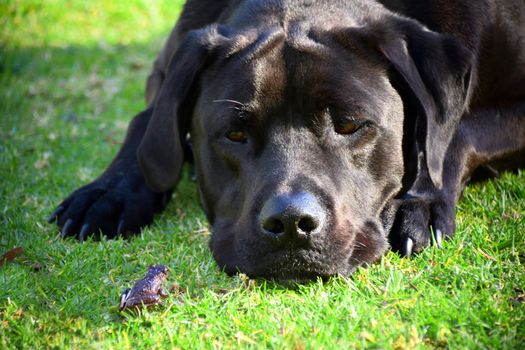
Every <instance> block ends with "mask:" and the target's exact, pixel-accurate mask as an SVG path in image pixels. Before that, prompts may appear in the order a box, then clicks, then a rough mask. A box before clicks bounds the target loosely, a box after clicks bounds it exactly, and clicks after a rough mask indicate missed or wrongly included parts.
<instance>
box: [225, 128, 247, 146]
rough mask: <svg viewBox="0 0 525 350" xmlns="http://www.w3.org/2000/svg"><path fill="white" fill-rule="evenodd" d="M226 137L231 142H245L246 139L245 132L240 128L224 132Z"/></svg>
mask: <svg viewBox="0 0 525 350" xmlns="http://www.w3.org/2000/svg"><path fill="white" fill-rule="evenodd" d="M226 137H227V138H228V140H230V141H232V142H243V143H244V142H246V140H248V137H247V136H246V133H245V132H244V131H240V130H233V131H230V132H228V133H227V134H226Z"/></svg>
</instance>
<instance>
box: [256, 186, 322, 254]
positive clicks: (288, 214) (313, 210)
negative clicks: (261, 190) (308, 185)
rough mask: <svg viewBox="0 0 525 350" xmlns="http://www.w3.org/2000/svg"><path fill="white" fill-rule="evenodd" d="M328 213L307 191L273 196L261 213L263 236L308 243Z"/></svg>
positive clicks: (318, 230) (274, 239)
mask: <svg viewBox="0 0 525 350" xmlns="http://www.w3.org/2000/svg"><path fill="white" fill-rule="evenodd" d="M325 219H326V214H325V211H324V209H323V207H322V206H321V205H320V203H319V202H318V200H317V198H316V197H314V196H313V195H312V194H310V193H307V192H299V193H288V194H282V195H278V196H275V197H272V198H270V199H269V200H268V201H267V202H266V203H265V204H264V205H263V207H262V209H261V212H260V214H259V225H260V228H261V232H262V234H263V236H264V237H265V238H267V239H270V241H271V242H273V243H278V244H286V243H287V242H288V243H290V242H293V243H294V244H295V243H296V244H305V243H307V242H309V241H310V239H311V238H312V236H314V235H316V234H318V233H320V232H321V231H322V230H321V228H322V227H323V226H324V222H325Z"/></svg>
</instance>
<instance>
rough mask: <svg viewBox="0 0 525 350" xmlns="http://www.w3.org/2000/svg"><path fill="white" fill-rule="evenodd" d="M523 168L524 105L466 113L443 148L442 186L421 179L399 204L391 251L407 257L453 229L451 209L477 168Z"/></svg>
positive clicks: (447, 235)
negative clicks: (446, 147) (445, 147)
mask: <svg viewBox="0 0 525 350" xmlns="http://www.w3.org/2000/svg"><path fill="white" fill-rule="evenodd" d="M524 166H525V101H523V102H521V103H518V104H514V105H513V106H509V107H506V108H478V109H474V110H472V111H471V112H470V113H468V114H466V115H465V116H464V117H463V118H462V121H461V123H460V125H459V126H458V129H457V131H456V133H455V135H454V138H453V140H452V142H451V144H450V146H449V148H448V151H447V155H446V158H445V160H444V167H443V177H442V179H443V187H442V188H441V189H437V188H436V187H435V186H433V184H432V183H431V181H430V179H429V178H428V176H425V175H424V174H423V175H422V176H421V177H420V178H418V179H417V180H416V182H415V184H414V186H413V187H412V188H411V189H410V191H408V192H407V194H406V195H405V196H404V197H403V198H402V199H401V200H400V203H399V209H398V212H397V215H396V219H395V222H394V225H393V228H392V230H391V234H390V242H391V245H392V248H393V249H394V250H396V251H399V252H401V253H402V254H404V255H410V254H411V253H412V252H413V251H415V252H417V251H420V250H422V249H423V248H425V247H426V246H428V245H430V243H431V242H432V232H433V234H434V242H435V243H436V244H438V245H441V241H442V239H443V238H446V237H451V236H452V235H453V234H454V232H455V230H456V227H455V207H456V203H457V201H458V199H459V197H460V196H461V194H462V192H463V189H464V188H465V185H466V184H467V183H468V182H469V180H470V178H471V176H472V174H473V173H474V172H475V170H476V169H480V168H485V169H489V170H490V171H491V172H493V173H495V174H497V171H498V170H510V169H516V168H520V167H524Z"/></svg>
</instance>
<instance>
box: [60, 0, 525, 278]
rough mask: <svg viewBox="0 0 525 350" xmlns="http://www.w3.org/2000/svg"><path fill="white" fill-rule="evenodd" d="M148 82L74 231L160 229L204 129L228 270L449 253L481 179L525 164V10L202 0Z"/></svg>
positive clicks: (204, 161) (205, 189)
mask: <svg viewBox="0 0 525 350" xmlns="http://www.w3.org/2000/svg"><path fill="white" fill-rule="evenodd" d="M146 90H147V91H146V95H147V101H148V105H149V107H148V109H146V110H145V111H144V112H142V113H140V114H139V115H138V116H137V117H135V119H134V120H133V121H132V122H131V125H130V127H129V131H128V135H127V137H126V140H125V142H124V145H123V146H122V149H121V150H120V152H119V153H118V155H117V157H116V158H115V160H114V161H113V162H112V163H111V165H110V166H109V168H108V169H107V170H106V171H105V172H104V174H102V175H101V176H100V177H99V178H98V179H97V180H95V181H94V182H93V183H91V184H89V185H87V186H85V187H82V188H80V189H79V190H77V191H75V192H74V193H73V194H72V195H71V196H70V197H69V198H67V199H66V200H65V201H64V202H63V203H62V204H61V205H60V206H59V207H58V209H57V210H56V211H55V213H53V215H52V216H51V220H56V221H57V223H58V225H59V226H60V227H61V229H62V234H63V235H64V236H68V235H72V236H76V237H77V238H78V239H80V240H84V239H85V237H86V235H88V234H94V233H98V232H103V233H104V234H105V235H107V236H108V237H114V236H116V235H127V234H129V233H132V232H137V231H139V230H140V228H141V227H143V226H144V225H147V224H149V223H150V222H151V221H152V220H153V216H154V214H155V213H156V212H158V211H160V210H162V209H163V208H164V206H165V204H166V202H167V201H168V199H169V198H170V194H171V191H172V190H173V189H174V188H175V186H176V184H177V181H178V179H179V175H180V172H181V167H182V165H183V162H184V161H185V160H187V159H188V157H190V156H191V155H190V153H189V152H187V151H185V149H186V139H187V135H188V134H189V135H191V143H192V150H193V157H194V159H195V169H196V175H197V180H198V187H199V194H200V197H201V201H202V205H203V208H204V210H205V212H206V215H207V217H208V218H209V221H210V223H211V225H212V226H213V236H212V240H211V243H210V245H211V249H212V251H213V255H214V257H215V259H216V260H217V262H218V264H219V265H220V266H221V267H223V268H224V269H225V271H226V272H228V273H235V272H237V271H242V272H245V273H247V274H249V275H251V276H265V277H278V278H300V279H305V278H313V277H315V276H330V275H334V274H343V275H348V274H350V273H351V272H352V271H354V270H355V269H356V267H358V266H360V265H362V264H366V263H371V262H373V261H375V260H377V259H378V258H379V257H381V256H382V254H384V252H385V251H386V250H387V249H388V247H389V243H390V246H391V247H393V249H396V250H398V251H400V252H401V253H402V254H405V255H410V254H411V253H412V251H419V250H421V249H422V248H424V247H426V246H428V245H430V244H431V242H435V243H436V244H438V245H440V244H441V242H442V239H443V238H444V237H450V236H451V235H452V234H453V233H454V231H455V226H454V208H455V205H456V202H457V200H458V198H459V196H460V195H461V192H462V190H463V188H464V186H465V184H466V183H467V182H468V181H469V178H470V177H471V176H472V175H473V174H475V173H481V172H485V173H491V172H492V173H495V172H497V171H500V170H506V169H514V168H518V167H523V166H524V165H525V2H523V1H522V0H514V1H513V0H507V1H503V0H501V1H500V0H478V1H470V0H428V1H421V0H397V1H396V0H392V1H388V0H383V1H371V0H369V1H366V0H346V1H344V0H337V1H336V0H324V1H321V0H266V1H262V0H252V1H248V0H246V1H241V0H223V1H217V0H190V1H188V3H187V4H186V6H185V8H184V11H183V13H182V16H181V18H180V20H179V22H178V24H177V25H176V27H175V28H174V30H173V32H172V34H171V36H170V38H169V40H168V42H167V44H166V47H165V49H164V51H163V52H162V53H161V54H160V56H159V57H158V59H157V61H156V62H155V66H154V70H153V73H152V74H151V76H150V78H149V80H148V85H147V89H146ZM432 235H433V237H432Z"/></svg>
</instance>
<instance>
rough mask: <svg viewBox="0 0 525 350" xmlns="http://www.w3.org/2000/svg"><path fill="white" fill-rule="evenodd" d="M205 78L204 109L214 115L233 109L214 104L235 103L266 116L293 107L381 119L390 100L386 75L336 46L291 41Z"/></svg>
mask: <svg viewBox="0 0 525 350" xmlns="http://www.w3.org/2000/svg"><path fill="white" fill-rule="evenodd" d="M208 73H209V74H208V75H207V76H205V77H204V79H205V82H206V83H205V84H203V85H202V88H203V91H202V96H204V101H203V102H204V103H205V104H207V105H209V108H208V110H209V109H210V108H211V109H212V110H213V114H214V115H217V111H218V110H221V109H224V108H230V109H231V106H228V104H220V103H219V104H217V103H212V104H209V102H213V101H236V102H240V103H242V105H243V106H242V107H243V109H244V110H246V111H249V112H251V114H253V115H258V116H264V115H268V114H271V113H274V112H275V111H276V110H283V109H287V108H290V107H293V108H300V109H303V110H315V109H317V110H319V109H323V108H325V107H335V108H337V109H340V110H343V111H347V112H352V111H353V110H360V111H364V112H365V113H367V114H369V115H371V116H372V117H373V116H374V115H377V116H378V117H381V115H380V114H383V113H382V110H383V109H384V106H385V105H386V103H385V101H387V100H389V99H391V96H390V94H391V92H392V89H388V88H389V87H391V85H390V84H389V82H388V79H387V74H386V69H385V67H383V66H379V65H377V64H374V63H371V62H369V60H366V59H364V58H363V57H362V56H360V55H358V54H355V53H354V52H352V50H351V49H349V48H342V47H341V46H340V45H338V44H337V43H333V45H330V43H328V44H327V43H326V41H325V42H323V43H322V44H321V43H319V42H316V41H314V40H312V39H311V38H307V40H304V38H302V40H298V39H297V38H296V37H286V38H285V40H283V41H282V42H279V43H278V44H274V45H272V47H271V48H270V49H268V50H264V54H263V55H259V56H258V57H256V58H254V59H250V60H247V59H245V56H243V53H242V52H240V53H238V54H237V57H231V58H229V59H228V60H223V61H220V62H218V63H217V64H216V65H215V66H214V67H213V68H212V70H211V72H208Z"/></svg>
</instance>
